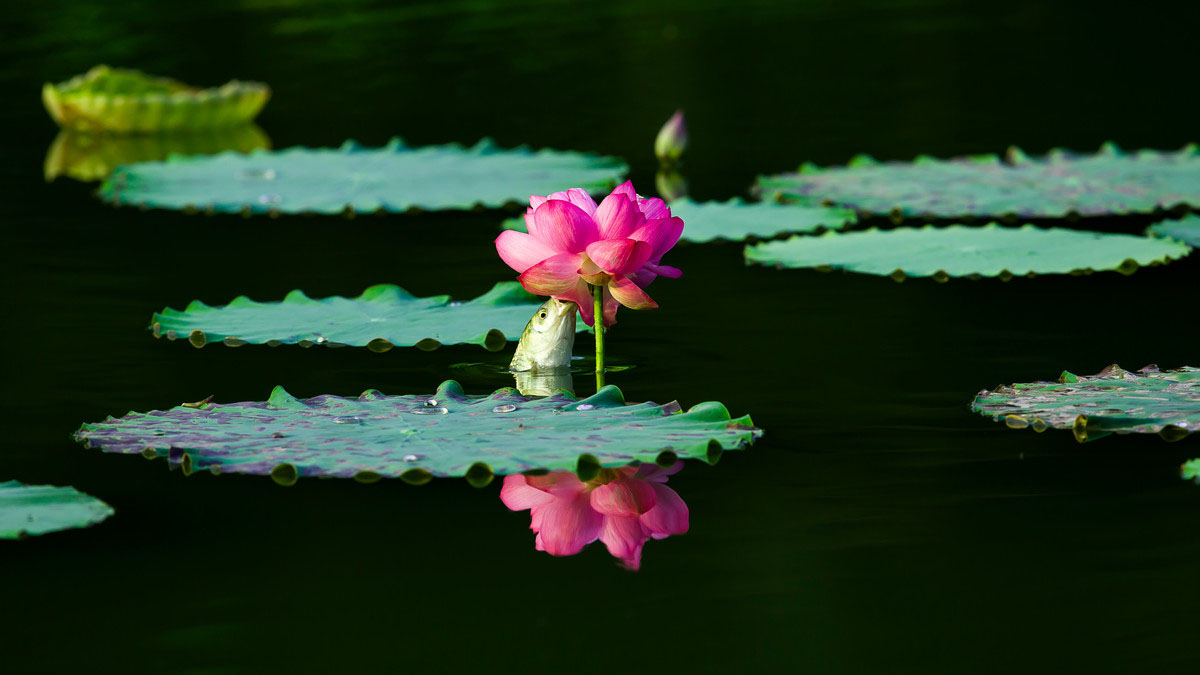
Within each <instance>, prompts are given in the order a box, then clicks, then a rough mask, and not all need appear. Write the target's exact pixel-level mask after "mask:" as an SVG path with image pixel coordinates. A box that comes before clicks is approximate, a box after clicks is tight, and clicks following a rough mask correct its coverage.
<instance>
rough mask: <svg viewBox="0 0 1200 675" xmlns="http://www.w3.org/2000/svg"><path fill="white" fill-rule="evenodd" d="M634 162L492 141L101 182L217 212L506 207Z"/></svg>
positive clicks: (129, 196)
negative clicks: (503, 146) (500, 145)
mask: <svg viewBox="0 0 1200 675" xmlns="http://www.w3.org/2000/svg"><path fill="white" fill-rule="evenodd" d="M626 170H627V168H626V166H625V165H624V164H623V163H622V162H621V161H620V160H619V159H617V158H615V157H602V156H598V155H593V154H588V153H579V152H565V151H558V150H538V151H536V152H535V151H532V150H530V149H528V148H525V147H521V148H515V149H512V150H504V149H501V148H498V147H496V145H495V144H494V143H493V142H492V141H491V140H489V139H484V140H482V141H480V142H479V143H477V144H476V145H475V146H474V147H471V148H464V147H462V146H460V145H458V144H450V145H431V146H426V147H421V148H410V147H408V146H406V145H404V143H403V142H402V141H401V140H400V139H398V138H394V139H392V140H391V142H389V143H388V144H387V145H386V146H384V147H382V148H363V147H361V146H359V145H358V144H357V143H355V142H353V141H347V142H346V143H344V144H343V145H342V147H340V148H336V149H334V148H318V149H309V148H304V147H295V148H288V149H286V150H279V151H267V150H256V151H254V152H251V153H250V154H248V155H243V154H239V153H234V152H226V153H222V154H219V155H210V156H203V157H171V158H170V159H168V160H167V161H165V162H143V163H140V164H131V165H128V166H122V167H119V168H118V169H117V170H116V171H115V172H113V175H112V176H111V177H110V178H109V179H108V180H107V181H105V182H104V184H103V185H102V186H101V188H100V196H101V198H103V199H105V200H108V201H111V202H112V203H113V204H134V205H139V206H145V207H159V208H168V209H198V210H204V211H211V212H216V213H246V214H249V213H324V214H335V213H354V212H358V213H364V212H374V211H407V210H422V209H424V210H436V209H467V208H470V207H473V206H476V205H482V206H485V207H499V206H504V205H506V204H511V203H520V202H524V201H525V200H527V199H528V198H529V195H532V194H547V193H550V192H554V191H556V190H561V189H562V187H563V186H564V185H569V186H576V187H582V188H586V189H588V190H591V191H601V190H605V189H607V188H610V187H612V186H613V185H615V184H616V181H617V179H619V178H620V177H621V176H623V175H624V174H625V172H626Z"/></svg>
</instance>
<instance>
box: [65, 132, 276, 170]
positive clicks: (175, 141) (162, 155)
mask: <svg viewBox="0 0 1200 675" xmlns="http://www.w3.org/2000/svg"><path fill="white" fill-rule="evenodd" d="M270 147H271V139H270V138H269V137H268V136H267V134H266V132H265V131H263V130H262V129H261V128H260V127H258V126H257V125H254V124H246V125H242V126H236V127H225V128H218V129H205V130H202V131H197V132H194V133H187V134H156V135H145V136H142V135H112V134H102V133H89V132H86V131H74V130H71V129H64V130H62V131H60V132H59V133H58V136H57V137H55V139H54V142H52V143H51V144H50V148H49V149H48V150H47V151H46V161H45V165H44V167H43V171H44V173H45V177H46V180H47V181H52V180H54V179H55V178H57V177H58V176H68V177H70V178H74V179H75V180H78V181H84V182H89V181H97V180H103V179H104V178H107V177H108V175H109V174H110V173H112V170H113V169H115V168H116V167H117V166H118V165H121V164H132V163H134V162H149V161H157V160H163V159H166V158H167V157H169V156H170V155H213V154H216V153H218V152H224V151H226V150H236V151H237V152H250V151H251V150H256V149H258V148H264V149H270Z"/></svg>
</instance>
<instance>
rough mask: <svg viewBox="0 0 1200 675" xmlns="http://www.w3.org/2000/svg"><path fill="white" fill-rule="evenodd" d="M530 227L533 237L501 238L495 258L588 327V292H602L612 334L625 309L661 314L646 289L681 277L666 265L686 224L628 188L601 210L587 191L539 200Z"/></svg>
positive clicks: (528, 218) (509, 234)
mask: <svg viewBox="0 0 1200 675" xmlns="http://www.w3.org/2000/svg"><path fill="white" fill-rule="evenodd" d="M525 224H526V226H527V227H528V229H529V233H528V234H526V233H524V232H514V231H511V230H510V231H506V232H503V233H501V234H500V236H499V237H497V238H496V251H497V252H498V253H499V254H500V257H501V258H502V259H503V260H504V262H505V263H507V264H508V266H509V267H511V268H513V269H514V270H516V271H517V272H519V273H520V275H521V276H519V277H517V280H518V281H520V282H521V285H522V286H524V287H525V290H527V291H529V292H530V293H533V294H535V295H549V296H551V297H555V298H558V299H559V300H565V301H569V302H574V303H575V304H576V305H579V315H580V316H581V317H583V320H584V322H585V323H587V324H588V325H589V326H591V325H592V324H593V321H594V317H593V316H592V315H593V314H594V312H593V306H592V294H591V289H590V288H589V286H588V284H591V285H593V286H603V287H604V325H605V326H611V325H612V324H613V323H615V322H616V317H617V307H619V306H620V305H624V306H626V307H629V308H631V309H653V308H655V307H658V303H656V302H654V299H653V298H651V297H650V296H649V295H647V294H646V291H645V290H644V289H645V288H646V286H648V285H649V284H650V282H652V281H654V279H655V278H657V277H658V276H659V275H661V276H664V277H671V278H677V277H679V276H680V275H681V274H682V272H680V271H679V270H678V269H676V268H674V267H670V266H668V265H663V264H662V262H661V261H662V257H663V255H664V254H666V252H667V251H669V250H671V248H672V247H673V246H675V243H676V242H677V241H679V235H680V234H681V233H682V232H683V220H682V219H680V218H678V217H672V216H671V209H670V207H668V206H667V205H666V204H665V203H664V202H663V200H661V199H644V198H641V197H638V196H637V193H636V192H634V190H633V184H632V183H631V182H629V181H626V182H625V183H623V184H622V185H620V186H618V187H617V188H616V189H615V190H613V191H612V193H611V194H609V195H608V196H607V197H605V198H604V200H603V201H601V202H600V205H599V206H597V205H596V202H594V201H592V198H591V197H590V196H589V195H588V193H587V191H586V190H584V189H582V188H571V189H570V190H567V191H566V192H555V193H554V194H552V195H550V196H548V197H539V196H537V195H534V196H532V197H530V198H529V208H528V209H527V210H526V212H525Z"/></svg>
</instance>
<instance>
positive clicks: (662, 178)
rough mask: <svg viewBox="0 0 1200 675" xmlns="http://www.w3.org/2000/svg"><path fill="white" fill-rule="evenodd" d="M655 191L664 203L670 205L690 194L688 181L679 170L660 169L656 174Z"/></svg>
mask: <svg viewBox="0 0 1200 675" xmlns="http://www.w3.org/2000/svg"><path fill="white" fill-rule="evenodd" d="M654 189H655V190H657V191H658V196H659V197H662V199H663V201H665V202H667V203H668V204H670V203H671V202H673V201H675V200H677V199H683V198H684V197H686V196H687V194H688V184H687V179H686V178H684V177H683V174H681V173H679V170H678V169H659V170H658V173H656V174H654Z"/></svg>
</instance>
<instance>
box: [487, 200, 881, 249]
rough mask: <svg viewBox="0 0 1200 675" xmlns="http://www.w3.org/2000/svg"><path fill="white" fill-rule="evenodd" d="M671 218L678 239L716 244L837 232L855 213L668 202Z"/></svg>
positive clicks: (517, 225)
mask: <svg viewBox="0 0 1200 675" xmlns="http://www.w3.org/2000/svg"><path fill="white" fill-rule="evenodd" d="M670 206H671V215H674V216H679V217H680V218H682V219H683V222H684V223H685V226H684V228H683V235H681V236H680V239H681V240H683V241H690V242H694V243H705V242H710V241H717V240H722V239H723V240H728V241H744V240H746V239H749V238H751V237H754V238H756V239H770V238H771V237H775V236H778V235H781V234H787V233H792V232H820V231H822V230H839V229H842V228H844V227H847V226H850V225H853V224H854V223H855V222H856V221H857V218H856V217H855V215H854V211H852V210H850V209H841V208H834V207H828V206H801V205H797V204H780V203H778V202H751V203H747V202H745V201H742V200H741V199H730V200H729V201H725V202H694V201H692V200H690V199H678V200H675V201H673V202H671V205H670ZM501 227H503V228H504V229H506V230H517V231H519V232H525V231H526V227H525V219H524V218H510V219H508V220H506V221H504V223H503V224H502V225H501Z"/></svg>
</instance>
